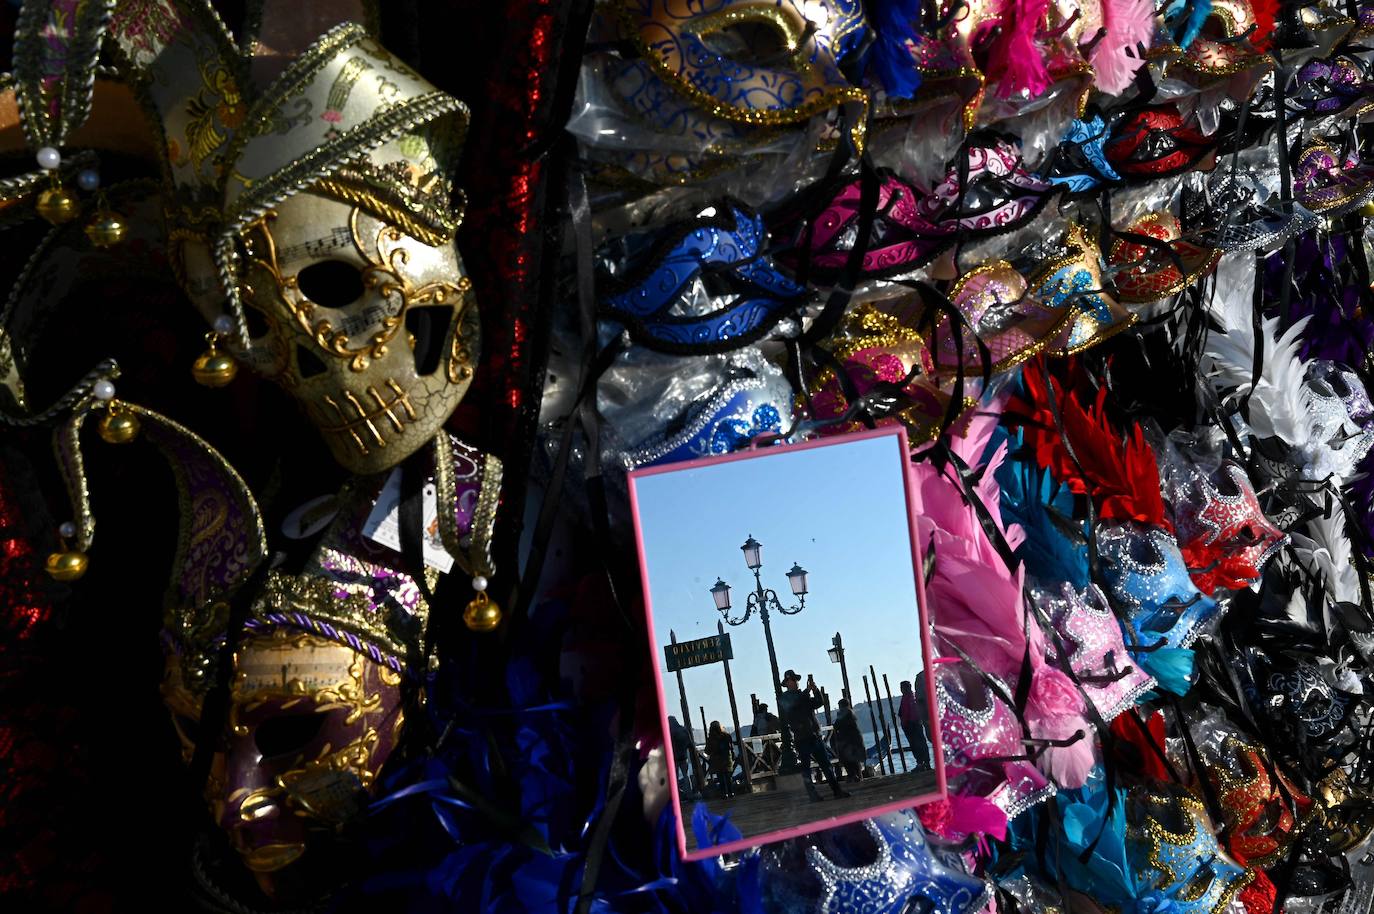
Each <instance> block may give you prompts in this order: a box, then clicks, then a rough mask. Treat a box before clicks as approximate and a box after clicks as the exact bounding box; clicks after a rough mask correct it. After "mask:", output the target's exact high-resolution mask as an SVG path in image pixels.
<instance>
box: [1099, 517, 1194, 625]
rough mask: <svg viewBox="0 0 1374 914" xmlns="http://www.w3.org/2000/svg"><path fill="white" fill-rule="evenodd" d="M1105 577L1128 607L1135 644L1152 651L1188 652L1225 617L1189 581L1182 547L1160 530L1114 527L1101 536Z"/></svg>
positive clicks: (1119, 599)
mask: <svg viewBox="0 0 1374 914" xmlns="http://www.w3.org/2000/svg"><path fill="white" fill-rule="evenodd" d="M1097 541H1098V546H1099V548H1100V549H1101V550H1102V558H1103V562H1104V564H1103V576H1104V577H1105V578H1106V581H1107V585H1108V587H1109V588H1110V590H1111V592H1112V595H1113V596H1114V597H1115V598H1116V601H1117V602H1118V603H1119V604H1120V605H1121V606H1123V607H1125V610H1126V613H1127V622H1128V624H1129V625H1130V628H1131V629H1132V630H1133V632H1134V642H1132V639H1131V637H1130V634H1131V633H1129V632H1128V633H1127V647H1128V648H1131V647H1142V648H1148V647H1151V646H1152V645H1156V644H1158V643H1159V642H1160V641H1161V640H1162V641H1163V642H1164V645H1163V646H1165V647H1170V648H1186V647H1188V646H1189V645H1190V644H1192V643H1193V641H1194V640H1196V639H1197V636H1198V635H1200V634H1201V633H1202V630H1203V628H1204V627H1205V626H1206V625H1207V624H1208V623H1209V622H1211V621H1212V620H1213V619H1215V618H1217V617H1218V616H1219V615H1220V614H1221V607H1220V606H1218V605H1217V602H1216V601H1215V600H1213V599H1212V598H1211V597H1208V596H1206V595H1205V594H1203V593H1202V591H1200V590H1198V589H1197V585H1195V584H1194V583H1193V580H1192V578H1190V577H1189V576H1188V567H1187V565H1186V564H1184V561H1183V554H1182V553H1181V552H1180V551H1179V548H1178V541H1177V540H1175V539H1174V537H1173V536H1172V535H1171V534H1170V533H1168V532H1166V531H1165V530H1162V529H1160V528H1158V527H1148V528H1147V527H1141V526H1139V525H1137V524H1112V525H1109V526H1106V527H1104V528H1103V529H1102V530H1101V531H1100V532H1099V533H1098V539H1097Z"/></svg>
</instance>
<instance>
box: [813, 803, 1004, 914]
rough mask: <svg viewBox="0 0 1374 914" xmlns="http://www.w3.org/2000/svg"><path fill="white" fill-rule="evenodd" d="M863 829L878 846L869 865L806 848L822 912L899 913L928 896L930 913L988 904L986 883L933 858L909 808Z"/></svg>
mask: <svg viewBox="0 0 1374 914" xmlns="http://www.w3.org/2000/svg"><path fill="white" fill-rule="evenodd" d="M864 827H865V828H866V829H868V833H869V834H870V835H871V836H872V837H873V843H874V844H876V845H877V846H878V859H877V860H874V861H873V862H872V863H870V864H867V865H865V866H856V867H844V866H838V865H837V864H835V863H834V862H833V861H832V860H830V858H828V857H827V856H825V854H823V853H821V851H820V850H819V849H818V848H815V847H809V848H807V849H806V859H807V861H808V862H810V864H811V866H812V868H813V869H814V870H815V871H816V876H817V877H818V878H819V879H820V881H821V886H822V892H821V902H820V905H819V907H818V908H817V910H818V911H820V912H822V914H841V912H844V914H850V912H861V914H900V912H903V911H906V910H907V909H908V908H907V906H908V905H909V904H910V903H911V901H912V899H913V898H923V899H925V900H926V902H928V903H929V911H930V912H931V914H972V912H973V911H978V910H980V909H981V908H982V907H983V905H984V904H986V903H987V899H988V888H987V885H986V883H984V882H983V881H982V880H981V879H975V878H974V877H973V876H969V875H967V874H965V873H960V872H958V871H956V870H953V869H951V868H950V867H948V866H945V865H944V864H943V863H941V862H940V861H938V860H936V859H935V857H934V855H933V854H931V852H930V847H929V846H928V845H927V844H926V839H925V832H924V831H923V830H922V828H921V823H920V821H919V820H918V819H917V818H916V815H915V813H913V812H912V811H911V810H909V809H908V810H902V811H901V812H897V813H891V814H888V815H885V816H879V817H878V818H876V819H869V820H867V821H865V822H864Z"/></svg>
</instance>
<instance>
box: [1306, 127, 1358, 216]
mask: <svg viewBox="0 0 1374 914" xmlns="http://www.w3.org/2000/svg"><path fill="white" fill-rule="evenodd" d="M1293 192H1294V195H1295V196H1296V197H1297V200H1298V202H1299V203H1301V204H1302V205H1303V206H1305V207H1307V208H1308V209H1310V210H1311V211H1312V212H1314V213H1319V214H1320V215H1323V216H1326V217H1327V218H1328V219H1335V218H1336V217H1338V216H1342V215H1345V214H1346V213H1348V212H1350V211H1351V210H1354V209H1357V208H1359V207H1361V206H1363V205H1364V204H1365V203H1368V202H1369V200H1370V199H1371V198H1374V170H1371V169H1369V168H1365V167H1363V166H1361V165H1360V161H1359V159H1358V158H1357V157H1353V156H1352V157H1350V158H1348V159H1347V160H1345V161H1341V159H1340V158H1339V157H1338V156H1337V155H1336V152H1335V150H1333V149H1332V148H1331V147H1330V146H1327V145H1326V144H1325V143H1313V144H1312V145H1311V146H1308V147H1307V148H1306V149H1304V150H1303V151H1302V152H1301V153H1299V154H1298V157H1297V160H1296V161H1295V162H1294V163H1293Z"/></svg>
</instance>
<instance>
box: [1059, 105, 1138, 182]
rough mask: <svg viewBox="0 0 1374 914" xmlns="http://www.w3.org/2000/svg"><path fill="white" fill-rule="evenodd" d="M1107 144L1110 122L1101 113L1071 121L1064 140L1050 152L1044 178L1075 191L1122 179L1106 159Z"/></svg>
mask: <svg viewBox="0 0 1374 914" xmlns="http://www.w3.org/2000/svg"><path fill="white" fill-rule="evenodd" d="M1106 146H1107V124H1106V122H1105V121H1103V120H1102V116H1101V115H1093V117H1092V118H1090V119H1089V120H1086V121H1080V120H1075V121H1072V122H1070V124H1069V129H1068V132H1067V133H1065V134H1064V139H1062V140H1060V142H1059V145H1058V146H1056V147H1055V148H1054V150H1053V151H1051V152H1050V157H1049V161H1048V162H1046V163H1045V168H1044V169H1043V171H1042V177H1044V178H1045V180H1047V181H1052V182H1053V183H1055V184H1060V185H1063V186H1064V187H1067V188H1068V190H1069V193H1072V194H1079V193H1085V192H1087V191H1091V190H1096V189H1097V188H1099V187H1101V186H1103V185H1104V184H1108V183H1115V182H1117V181H1120V180H1121V176H1120V175H1119V174H1117V173H1116V170H1115V169H1113V168H1112V166H1111V163H1109V162H1108V161H1107V153H1106Z"/></svg>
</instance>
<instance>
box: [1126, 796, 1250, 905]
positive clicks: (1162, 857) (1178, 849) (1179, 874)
mask: <svg viewBox="0 0 1374 914" xmlns="http://www.w3.org/2000/svg"><path fill="white" fill-rule="evenodd" d="M1132 799H1133V800H1134V807H1135V809H1136V811H1137V815H1138V816H1139V824H1138V825H1136V826H1135V827H1133V828H1131V829H1130V831H1129V833H1128V838H1127V845H1126V846H1127V856H1128V859H1129V860H1130V862H1131V863H1132V864H1133V868H1134V869H1135V871H1136V883H1137V886H1138V887H1139V889H1140V894H1139V896H1138V897H1137V898H1136V903H1135V908H1136V911H1137V912H1138V914H1155V912H1163V911H1174V912H1177V914H1222V912H1223V911H1225V910H1226V909H1227V908H1229V907H1230V905H1231V901H1232V900H1233V899H1234V898H1235V896H1236V893H1237V892H1238V891H1240V890H1241V889H1242V888H1244V887H1245V886H1246V885H1247V884H1248V883H1249V882H1250V879H1251V878H1252V876H1251V874H1250V873H1249V872H1247V871H1246V870H1245V869H1243V868H1242V867H1239V866H1236V865H1235V864H1234V863H1232V862H1230V861H1229V860H1227V859H1225V858H1224V857H1222V856H1221V847H1220V846H1219V845H1218V844H1217V839H1216V835H1215V834H1214V833H1213V831H1212V828H1211V827H1210V826H1209V824H1208V823H1207V820H1206V818H1205V817H1204V814H1203V808H1202V804H1201V803H1199V802H1198V801H1197V800H1195V799H1193V798H1192V797H1189V796H1173V795H1170V794H1157V793H1153V792H1146V791H1144V790H1139V791H1137V792H1136V793H1135V794H1134V795H1133V798H1132Z"/></svg>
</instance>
